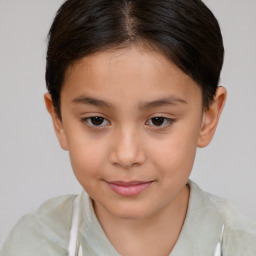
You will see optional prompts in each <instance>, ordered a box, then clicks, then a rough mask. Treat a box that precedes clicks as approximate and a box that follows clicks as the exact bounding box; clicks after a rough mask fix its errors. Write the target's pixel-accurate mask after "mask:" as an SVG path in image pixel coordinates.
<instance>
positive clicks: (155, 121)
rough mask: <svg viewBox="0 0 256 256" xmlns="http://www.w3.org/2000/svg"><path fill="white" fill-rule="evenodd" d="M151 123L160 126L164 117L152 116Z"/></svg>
mask: <svg viewBox="0 0 256 256" xmlns="http://www.w3.org/2000/svg"><path fill="white" fill-rule="evenodd" d="M152 123H153V124H154V125H156V126H160V125H162V124H163V123H164V118H163V117H154V118H152Z"/></svg>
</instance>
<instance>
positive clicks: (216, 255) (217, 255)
mask: <svg viewBox="0 0 256 256" xmlns="http://www.w3.org/2000/svg"><path fill="white" fill-rule="evenodd" d="M223 232H224V225H223V226H222V231H221V235H220V241H219V242H218V244H217V246H216V249H215V253H214V256H223V255H222V249H221V244H222V239H223Z"/></svg>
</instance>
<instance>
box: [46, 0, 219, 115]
mask: <svg viewBox="0 0 256 256" xmlns="http://www.w3.org/2000/svg"><path fill="white" fill-rule="evenodd" d="M138 43H142V44H144V45H147V46H151V47H152V49H156V50H157V51H159V52H161V53H162V54H164V55H165V56H166V57H167V58H169V59H170V61H172V62H173V63H174V64H176V65H177V66H178V67H179V68H180V69H181V70H182V71H183V72H185V73H186V74H188V75H189V76H190V77H191V78H192V79H194V81H196V82H197V84H198V85H199V86H200V87H201V89H202V95H203V106H204V107H205V108H207V107H208V106H209V104H210V103H211V101H212V99H213V97H214V94H215V91H216V88H217V86H218V83H219V77H220V72H221V68H222V64H223V55H224V48H223V41H222V36H221V31H220V28H219V24H218V22H217V20H216V18H215V17H214V15H213V14H212V12H211V11H210V10H209V9H208V8H207V7H206V6H205V4H204V3H203V2H202V1H201V0H67V1H66V2H64V4H63V5H62V6H61V7H60V9H59V10H58V12H57V14H56V17H55V19H54V21H53V24H52V26H51V28H50V31H49V44H48V51H47V64H46V84H47V88H48V90H49V92H50V93H51V96H52V99H53V103H54V106H55V110H56V113H57V114H58V115H59V117H60V118H61V113H60V91H61V87H62V84H63V81H64V78H65V72H66V70H67V68H68V67H69V66H70V65H71V64H72V63H73V62H74V61H76V60H79V59H81V58H83V57H84V56H88V55H90V54H93V53H95V52H99V51H104V50H107V49H111V48H116V47H129V45H131V44H138Z"/></svg>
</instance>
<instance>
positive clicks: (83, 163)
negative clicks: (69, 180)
mask: <svg viewBox="0 0 256 256" xmlns="http://www.w3.org/2000/svg"><path fill="white" fill-rule="evenodd" d="M99 142H100V143H99ZM68 144H69V145H68V146H69V155H70V161H71V165H72V168H73V171H74V173H75V175H76V177H77V179H78V180H79V181H80V182H81V180H85V179H86V178H88V179H89V178H90V177H97V176H98V175H99V174H100V170H101V169H102V166H103V163H104V161H105V158H106V149H105V148H104V143H103V144H102V139H101V140H95V139H92V138H90V137H89V136H85V134H83V135H82V134H80V136H79V133H76V136H74V135H71V136H70V137H69V138H68Z"/></svg>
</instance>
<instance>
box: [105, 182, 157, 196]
mask: <svg viewBox="0 0 256 256" xmlns="http://www.w3.org/2000/svg"><path fill="white" fill-rule="evenodd" d="M151 184H152V182H145V183H138V184H132V185H119V184H114V183H109V182H108V185H109V187H110V188H111V189H112V190H113V191H114V192H116V193H117V194H118V195H121V196H127V197H128V196H137V195H139V194H140V193H141V192H142V191H144V190H145V189H147V188H148V187H149V186H150V185H151Z"/></svg>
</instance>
